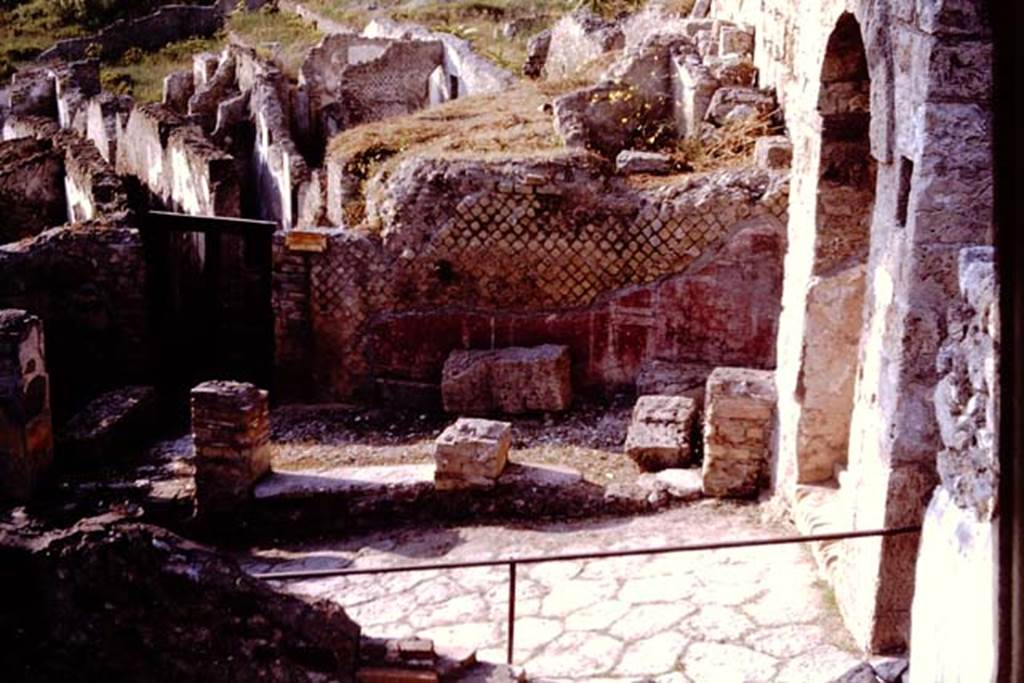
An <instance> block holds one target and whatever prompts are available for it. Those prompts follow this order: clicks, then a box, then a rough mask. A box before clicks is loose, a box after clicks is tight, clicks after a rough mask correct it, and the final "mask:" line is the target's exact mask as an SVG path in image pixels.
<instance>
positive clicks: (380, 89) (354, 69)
mask: <svg viewBox="0 0 1024 683" xmlns="http://www.w3.org/2000/svg"><path fill="white" fill-rule="evenodd" d="M443 60H444V47H443V44H442V43H441V42H440V41H439V40H390V39H386V38H369V37H364V36H356V35H351V34H333V35H330V36H327V37H326V38H324V40H323V41H322V42H321V43H320V44H319V45H318V46H316V47H315V48H313V49H312V50H310V52H309V55H308V56H307V58H306V60H305V61H304V62H303V65H302V71H301V82H300V88H301V90H302V91H303V92H304V93H305V94H306V96H307V97H308V100H309V111H310V115H311V117H312V121H311V125H312V129H313V131H314V139H315V140H316V142H317V144H319V145H320V146H321V147H324V146H326V144H327V142H328V141H329V140H330V138H331V137H333V136H334V135H336V134H337V133H339V132H341V131H343V130H345V129H346V128H351V127H352V126H357V125H359V124H361V123H367V122H370V121H379V120H381V119H384V118H388V117H390V116H399V115H401V114H409V113H412V112H414V111H417V110H419V109H422V108H423V107H425V106H427V104H429V101H430V93H429V90H428V81H429V79H430V74H431V73H432V72H433V71H434V70H435V69H437V68H438V67H440V66H441V64H442V62H443Z"/></svg>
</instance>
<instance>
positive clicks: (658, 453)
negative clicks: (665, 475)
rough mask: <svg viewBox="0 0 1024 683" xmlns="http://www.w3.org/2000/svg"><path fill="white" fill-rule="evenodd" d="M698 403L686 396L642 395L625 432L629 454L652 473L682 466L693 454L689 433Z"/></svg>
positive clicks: (626, 448) (643, 468)
mask: <svg viewBox="0 0 1024 683" xmlns="http://www.w3.org/2000/svg"><path fill="white" fill-rule="evenodd" d="M697 413H698V406H697V402H696V401H694V400H693V399H692V398H687V397H685V396H641V397H640V398H639V399H638V400H637V402H636V407H635V408H634V409H633V421H632V423H630V425H629V431H628V432H627V434H626V445H625V450H626V454H627V455H628V456H629V457H630V458H632V459H633V461H634V462H635V463H636V464H637V465H638V466H639V467H640V469H642V470H644V471H647V472H652V471H658V470H663V469H666V468H669V467H682V466H684V465H687V464H689V462H690V460H691V459H692V457H693V450H692V448H691V446H690V435H691V433H692V432H693V425H694V422H695V421H696V419H697Z"/></svg>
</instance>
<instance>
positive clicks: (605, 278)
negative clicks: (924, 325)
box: [275, 154, 787, 399]
mask: <svg viewBox="0 0 1024 683" xmlns="http://www.w3.org/2000/svg"><path fill="white" fill-rule="evenodd" d="M375 185H380V186H375ZM786 185H787V182H786V175H785V173H778V172H775V173H773V172H767V171H737V172H733V173H721V174H715V175H710V176H705V177H699V178H689V179H687V178H676V179H674V182H667V183H664V185H663V186H662V187H654V186H635V185H632V184H631V183H630V182H629V181H626V180H622V179H615V178H612V177H609V176H608V175H607V174H606V173H605V172H604V170H603V168H602V166H601V163H600V161H599V160H597V158H596V157H594V156H592V155H588V154H574V155H568V156H564V157H560V158H557V159H555V160H552V161H547V162H525V161H524V162H511V161H506V162H481V161H456V160H451V161H444V160H440V159H420V158H413V159H410V160H407V161H405V162H403V163H402V164H400V165H399V166H398V168H396V169H395V170H394V172H393V173H391V174H389V176H388V178H387V180H381V179H380V178H379V177H375V179H374V180H372V181H371V182H370V189H369V195H370V197H371V199H370V201H369V202H368V206H367V215H368V220H367V222H366V224H365V225H364V226H363V229H364V230H365V229H367V228H369V229H372V230H373V231H374V232H377V233H379V235H380V237H377V236H376V235H367V234H365V233H363V234H361V233H359V232H356V231H352V230H327V231H319V232H313V233H308V237H309V239H308V240H303V239H302V237H303V236H302V235H299V234H296V235H294V236H289V237H290V239H279V241H278V258H277V263H278V264H279V266H278V268H277V269H276V270H277V271H278V272H279V274H278V275H276V282H275V310H276V312H277V318H278V322H277V332H278V338H277V347H278V350H279V355H278V364H279V366H283V365H286V364H289V363H302V362H308V363H309V366H307V367H308V371H309V372H310V373H311V375H312V377H313V381H312V382H311V385H312V386H315V387H319V388H320V390H321V392H322V394H321V395H320V396H319V398H324V399H327V398H341V397H349V396H354V395H363V396H366V395H370V394H372V393H373V391H374V390H375V388H374V383H375V382H377V383H379V382H378V381H397V382H411V383H414V384H415V383H419V384H420V385H436V384H437V383H438V382H439V380H440V375H441V367H442V365H443V363H444V359H445V357H446V356H447V354H448V352H449V351H451V350H452V349H454V348H496V347H501V346H509V345H525V346H529V345H533V344H539V343H559V344H568V345H569V346H570V347H571V350H572V357H573V363H574V374H575V377H574V383H575V384H576V385H577V386H581V387H586V388H591V389H597V390H603V389H614V388H622V387H630V386H631V385H632V383H633V382H634V381H635V380H636V377H637V375H638V373H639V372H640V370H641V368H642V367H643V366H644V365H645V364H647V363H650V362H652V361H654V360H656V359H658V358H664V359H665V360H669V361H675V362H679V363H683V362H691V363H708V364H714V363H725V364H734V365H746V366H754V367H771V366H772V365H773V362H774V359H773V357H772V352H771V346H772V344H771V342H770V340H771V339H772V338H773V335H774V332H775V324H776V323H775V320H776V317H777V315H778V304H777V301H778V294H779V290H778V284H779V277H780V271H779V262H778V257H779V255H780V253H781V249H782V244H781V241H780V236H779V226H780V221H784V220H785V205H786V192H787V190H786ZM289 252H292V253H291V254H290V255H289ZM511 263H515V264H516V265H515V267H510V266H509V264H511ZM741 282H742V283H744V284H740V283H741ZM750 283H758V284H757V285H756V286H751V284H750ZM307 311H308V313H307ZM310 347H311V348H312V352H311V357H308V358H306V359H304V360H303V359H302V353H301V351H300V350H301V349H303V348H307V349H308V348H310ZM286 372H287V371H286V370H282V374H285V373H286ZM297 372H298V370H297Z"/></svg>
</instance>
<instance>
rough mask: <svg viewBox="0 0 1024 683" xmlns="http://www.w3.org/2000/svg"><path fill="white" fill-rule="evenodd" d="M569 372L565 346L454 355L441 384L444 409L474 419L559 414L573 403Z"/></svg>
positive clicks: (456, 352) (449, 361)
mask: <svg viewBox="0 0 1024 683" xmlns="http://www.w3.org/2000/svg"><path fill="white" fill-rule="evenodd" d="M570 370H571V363H570V361H569V348H568V347H567V346H556V345H554V344H545V345H543V346H537V347H532V348H523V347H510V348H506V349H498V350H495V351H453V352H452V353H451V354H450V355H449V356H448V360H447V361H445V364H444V370H443V373H442V379H441V394H442V399H443V401H444V408H445V410H446V411H448V412H451V413H467V414H474V415H482V414H488V413H493V412H499V413H507V414H512V415H515V414H519V413H529V412H560V411H563V410H566V409H567V408H568V407H569V404H570V402H571V401H572V386H571V376H570Z"/></svg>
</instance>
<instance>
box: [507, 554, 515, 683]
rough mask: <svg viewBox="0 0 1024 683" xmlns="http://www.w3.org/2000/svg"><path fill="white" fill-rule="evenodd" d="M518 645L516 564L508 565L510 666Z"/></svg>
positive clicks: (510, 563)
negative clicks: (513, 652) (516, 644)
mask: <svg viewBox="0 0 1024 683" xmlns="http://www.w3.org/2000/svg"><path fill="white" fill-rule="evenodd" d="M515 643H516V563H515V562H509V563H508V662H507V663H508V665H509V666H512V650H513V648H515Z"/></svg>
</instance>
